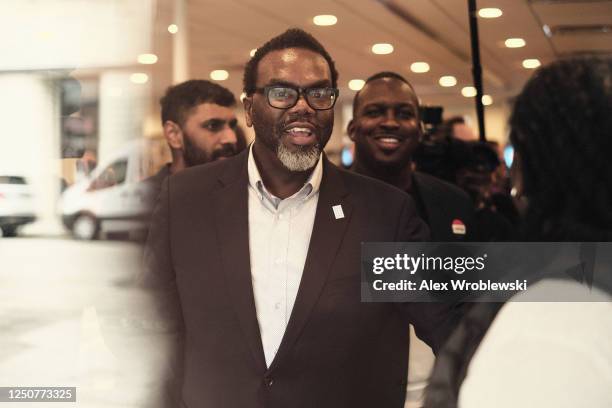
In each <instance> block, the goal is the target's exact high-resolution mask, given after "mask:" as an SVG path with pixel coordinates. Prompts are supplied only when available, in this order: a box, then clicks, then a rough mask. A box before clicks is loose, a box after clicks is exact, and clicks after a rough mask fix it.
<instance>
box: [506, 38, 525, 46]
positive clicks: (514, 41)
mask: <svg viewBox="0 0 612 408" xmlns="http://www.w3.org/2000/svg"><path fill="white" fill-rule="evenodd" d="M525 44H526V43H525V40H523V39H522V38H508V39H507V40H506V41H504V45H505V46H506V47H508V48H521V47H524V46H525Z"/></svg>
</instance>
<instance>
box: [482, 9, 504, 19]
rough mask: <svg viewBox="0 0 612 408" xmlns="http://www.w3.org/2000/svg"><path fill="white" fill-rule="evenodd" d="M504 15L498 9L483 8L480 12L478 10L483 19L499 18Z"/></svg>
mask: <svg viewBox="0 0 612 408" xmlns="http://www.w3.org/2000/svg"><path fill="white" fill-rule="evenodd" d="M502 14H504V13H503V12H502V11H501V10H500V9H498V8H494V7H491V8H481V9H480V10H478V15H479V16H480V17H482V18H498V17H501V16H502Z"/></svg>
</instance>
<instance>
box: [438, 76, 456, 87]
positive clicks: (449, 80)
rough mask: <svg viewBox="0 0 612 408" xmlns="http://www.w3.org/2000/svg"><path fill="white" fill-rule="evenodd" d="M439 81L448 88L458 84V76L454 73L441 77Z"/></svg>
mask: <svg viewBox="0 0 612 408" xmlns="http://www.w3.org/2000/svg"><path fill="white" fill-rule="evenodd" d="M438 83H439V84H440V86H443V87H446V88H448V87H451V86H455V85H457V78H455V77H454V76H452V75H445V76H443V77H440V80H439V81H438Z"/></svg>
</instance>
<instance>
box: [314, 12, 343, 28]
mask: <svg viewBox="0 0 612 408" xmlns="http://www.w3.org/2000/svg"><path fill="white" fill-rule="evenodd" d="M312 22H313V23H315V25H318V26H333V25H335V24H336V23H337V22H338V18H337V17H336V16H333V15H331V14H322V15H320V16H314V17H313V19H312Z"/></svg>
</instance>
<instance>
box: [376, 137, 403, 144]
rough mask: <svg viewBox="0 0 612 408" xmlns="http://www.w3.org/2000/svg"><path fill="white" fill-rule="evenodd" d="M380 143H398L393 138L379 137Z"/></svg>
mask: <svg viewBox="0 0 612 408" xmlns="http://www.w3.org/2000/svg"><path fill="white" fill-rule="evenodd" d="M378 140H380V141H381V142H383V143H399V140H397V139H395V138H393V137H381V138H380V139H378Z"/></svg>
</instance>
